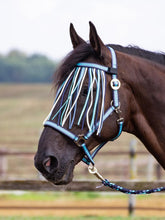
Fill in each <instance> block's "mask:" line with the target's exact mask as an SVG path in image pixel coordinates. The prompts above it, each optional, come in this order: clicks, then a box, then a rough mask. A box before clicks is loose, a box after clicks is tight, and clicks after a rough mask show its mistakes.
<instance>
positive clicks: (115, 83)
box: [110, 79, 121, 90]
mask: <svg viewBox="0 0 165 220" xmlns="http://www.w3.org/2000/svg"><path fill="white" fill-rule="evenodd" d="M110 85H111V88H112V89H113V90H118V89H119V88H120V86H121V83H120V81H119V80H118V79H112V80H111V82H110Z"/></svg>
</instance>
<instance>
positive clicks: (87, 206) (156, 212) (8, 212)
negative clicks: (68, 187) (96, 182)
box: [0, 196, 165, 217]
mask: <svg viewBox="0 0 165 220" xmlns="http://www.w3.org/2000/svg"><path fill="white" fill-rule="evenodd" d="M164 199H165V197H163V198H159V197H158V198H157V197H155V198H154V199H153V198H150V197H148V196H146V198H141V199H138V200H136V211H135V215H136V216H147V217H149V216H159V217H165V201H164ZM127 207H128V201H127V199H120V198H118V199H116V198H114V199H113V198H112V199H92V200H84V201H83V200H80V201H69V202H68V200H67V201H63V200H62V201H61V200H59V201H51V202H49V201H14V200H6V201H5V200H4V201H2V200H1V201H0V216H14V215H17V216H18V215H19V216H20V215H21V216H48V215H49V216H51V215H52V216H82V215H83V216H84V215H85V216H128V208H127Z"/></svg>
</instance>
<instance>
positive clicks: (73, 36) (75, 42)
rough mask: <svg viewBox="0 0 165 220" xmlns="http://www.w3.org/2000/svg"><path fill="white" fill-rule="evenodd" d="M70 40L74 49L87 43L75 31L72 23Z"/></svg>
mask: <svg viewBox="0 0 165 220" xmlns="http://www.w3.org/2000/svg"><path fill="white" fill-rule="evenodd" d="M70 38H71V41H72V45H73V48H74V49H75V48H76V47H77V46H79V45H80V44H82V43H85V41H84V40H83V39H82V38H81V37H80V36H79V35H78V34H77V32H76V31H75V28H74V26H73V24H72V23H70Z"/></svg>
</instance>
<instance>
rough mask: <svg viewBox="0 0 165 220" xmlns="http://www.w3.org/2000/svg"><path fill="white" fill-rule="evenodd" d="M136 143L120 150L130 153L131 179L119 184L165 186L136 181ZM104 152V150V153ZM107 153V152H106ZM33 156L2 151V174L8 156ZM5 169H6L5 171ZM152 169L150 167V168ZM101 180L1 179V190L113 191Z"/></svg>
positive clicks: (132, 204) (131, 200)
mask: <svg viewBox="0 0 165 220" xmlns="http://www.w3.org/2000/svg"><path fill="white" fill-rule="evenodd" d="M135 146H136V143H135V142H134V141H132V142H131V143H130V151H129V152H125V151H124V152H120V154H122V155H123V154H127V155H128V154H129V155H130V180H127V181H116V182H115V183H116V184H117V185H120V186H122V187H125V188H128V189H134V190H141V189H151V188H157V187H161V186H165V180H157V181H147V182H146V181H136V180H135V179H136V147H135ZM110 153H111V155H113V154H114V155H116V154H119V152H110ZM103 154H104V152H102V155H103ZM105 154H106V155H107V152H105ZM138 154H144V152H138ZM10 155H12V156H13V155H15V156H33V155H34V152H16V151H15V152H12V151H5V150H3V151H0V171H1V174H3V172H5V166H6V165H5V164H6V160H5V158H6V156H10ZM3 170H4V171H3ZM149 170H150V168H149ZM157 172H158V174H157V177H158V179H160V177H161V175H160V169H157ZM99 185H100V182H99V181H80V180H79V181H73V182H72V183H70V184H68V185H66V186H57V185H56V186H55V185H53V184H51V183H49V182H47V181H45V180H0V190H26V191H27V190H29V191H58V192H59V191H81V192H83V191H88V192H96V191H97V192H112V191H114V190H112V189H110V188H108V187H105V186H103V187H99V188H97V186H99ZM135 206H136V205H135V196H134V195H130V196H129V202H128V210H129V215H134V210H135V208H136V207H135Z"/></svg>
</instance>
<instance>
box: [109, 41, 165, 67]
mask: <svg viewBox="0 0 165 220" xmlns="http://www.w3.org/2000/svg"><path fill="white" fill-rule="evenodd" d="M108 46H110V47H112V48H113V49H114V50H117V51H120V52H123V53H127V54H130V55H135V56H139V57H141V58H145V59H147V60H150V61H153V62H156V63H159V64H162V65H165V53H163V52H162V53H161V52H151V51H147V50H144V49H141V48H140V47H138V46H131V45H129V46H127V47H123V46H121V45H117V44H109V45H108Z"/></svg>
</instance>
